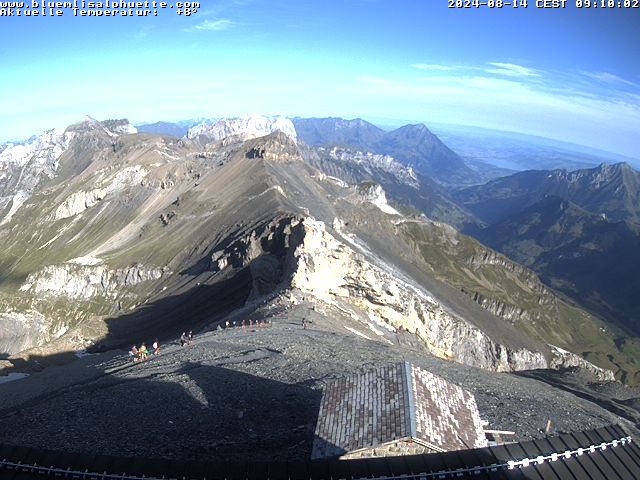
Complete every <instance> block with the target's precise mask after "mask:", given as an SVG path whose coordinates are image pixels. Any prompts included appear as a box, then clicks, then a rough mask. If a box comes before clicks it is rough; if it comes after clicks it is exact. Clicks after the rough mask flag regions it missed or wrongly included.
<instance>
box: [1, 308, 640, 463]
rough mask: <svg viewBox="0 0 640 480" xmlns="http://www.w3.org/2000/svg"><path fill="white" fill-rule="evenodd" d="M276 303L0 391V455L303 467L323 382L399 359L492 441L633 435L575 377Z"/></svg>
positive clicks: (612, 388) (583, 379)
mask: <svg viewBox="0 0 640 480" xmlns="http://www.w3.org/2000/svg"><path fill="white" fill-rule="evenodd" d="M279 302H280V301H279V300H276V301H275V302H274V303H272V304H270V305H266V306H264V307H262V308H261V309H260V310H258V311H256V312H253V313H252V314H250V315H249V317H247V318H252V319H257V318H265V317H270V318H271V320H272V326H271V327H270V328H256V327H249V326H247V327H246V328H244V329H243V328H242V327H238V328H235V329H229V330H213V331H208V332H206V331H203V332H200V333H198V334H197V337H196V341H195V342H194V344H193V345H191V346H187V347H180V346H179V345H177V344H176V343H175V342H174V343H173V344H166V345H164V347H163V350H162V353H161V355H160V356H158V357H152V358H150V359H148V360H146V361H144V362H142V363H136V364H134V363H131V362H129V361H128V358H127V355H126V353H125V352H123V351H120V350H118V351H111V352H107V353H103V354H97V355H91V356H86V357H83V358H81V359H79V360H77V361H75V362H73V363H71V364H67V365H64V366H57V367H49V368H46V369H44V370H43V371H40V372H38V373H34V374H32V375H31V376H30V377H28V378H26V379H23V380H18V381H14V382H9V383H6V384H0V443H10V444H20V445H28V446H33V447H41V448H48V449H64V450H67V451H74V452H84V453H101V454H109V455H124V456H149V457H164V458H177V459H198V460H204V459H237V460H239V459H253V460H269V459H303V458H308V457H309V455H310V453H311V447H312V443H313V432H314V428H315V423H316V419H317V412H318V406H319V403H320V398H321V394H322V387H323V385H324V383H325V382H327V381H330V380H332V379H334V378H338V377H340V376H343V375H348V374H351V373H357V372H362V371H366V370H368V369H370V368H373V367H376V366H380V365H383V364H387V363H390V362H397V361H403V360H408V361H411V362H414V363H415V364H416V365H418V366H421V367H423V368H426V369H428V370H430V371H432V372H434V373H436V374H439V375H441V376H443V377H445V378H446V379H448V380H450V381H452V382H454V383H456V384H458V385H460V386H462V387H464V388H466V389H468V390H470V391H472V392H473V393H474V394H475V396H476V400H477V403H478V406H479V409H480V413H481V416H482V418H483V419H485V420H487V421H488V422H489V428H493V429H499V430H513V431H515V432H517V437H516V439H527V438H532V437H539V436H542V435H544V429H545V426H546V424H547V421H548V420H551V422H552V425H553V426H554V431H555V432H558V433H562V432H568V431H575V430H581V429H589V428H595V427H599V426H602V425H605V424H609V423H619V424H621V425H622V426H623V427H624V428H625V429H626V430H627V431H628V432H629V433H631V434H633V435H635V436H637V434H638V431H637V430H636V427H637V426H638V422H639V421H640V413H639V410H638V408H639V406H638V403H639V401H638V397H640V392H639V391H638V390H636V389H631V388H629V387H624V386H622V385H620V384H592V383H590V381H591V378H589V377H588V376H587V375H586V374H585V373H584V372H575V371H567V372H561V373H554V372H527V373H522V374H520V375H511V374H496V373H490V372H486V371H483V370H479V369H476V368H472V367H468V366H464V365H460V364H457V363H453V362H447V361H443V360H440V359H437V358H434V357H433V356H431V355H429V354H428V353H426V352H425V351H424V350H423V349H422V348H421V347H420V346H419V345H418V344H417V343H416V342H415V340H414V337H412V336H411V335H409V334H406V333H403V334H399V335H394V334H389V335H388V336H386V337H380V336H377V335H376V334H375V333H373V332H372V331H370V330H368V329H367V328H366V327H364V326H358V324H354V323H351V324H350V325H348V326H349V328H351V329H354V330H357V331H359V332H360V333H361V334H362V335H364V336H366V337H369V339H366V338H363V337H362V336H360V335H357V334H355V333H353V332H352V331H350V330H348V329H346V328H345V325H344V324H343V323H342V322H340V321H337V320H332V319H331V315H326V314H322V315H321V314H320V313H318V312H317V311H314V310H312V308H311V306H310V304H308V303H303V304H301V305H298V306H295V307H288V306H285V304H284V303H279ZM325 313H330V312H325ZM303 317H305V318H307V320H308V321H309V322H310V323H309V325H308V328H307V329H303V327H302V318H303ZM239 318H242V317H239ZM634 425H635V426H634Z"/></svg>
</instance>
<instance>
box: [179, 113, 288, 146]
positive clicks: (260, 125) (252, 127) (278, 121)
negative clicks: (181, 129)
mask: <svg viewBox="0 0 640 480" xmlns="http://www.w3.org/2000/svg"><path fill="white" fill-rule="evenodd" d="M277 131H280V132H283V133H284V134H285V135H287V136H288V137H289V138H292V139H294V140H295V139H296V138H297V136H296V129H295V127H294V126H293V123H291V120H289V119H286V118H275V119H270V118H266V117H263V116H261V115H252V116H249V117H245V118H232V119H226V118H225V119H222V120H219V121H217V122H215V123H213V124H210V123H201V124H199V125H196V126H195V127H192V128H190V129H189V131H188V132H187V135H186V137H187V138H188V139H190V140H194V139H197V138H199V137H205V138H206V139H207V140H209V141H218V140H222V139H224V138H227V137H233V136H237V137H240V138H241V139H242V140H248V139H250V138H257V137H263V136H265V135H269V134H270V133H274V132H277Z"/></svg>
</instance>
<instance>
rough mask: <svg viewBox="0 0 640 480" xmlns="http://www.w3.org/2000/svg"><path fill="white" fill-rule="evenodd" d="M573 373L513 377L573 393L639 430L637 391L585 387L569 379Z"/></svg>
mask: <svg viewBox="0 0 640 480" xmlns="http://www.w3.org/2000/svg"><path fill="white" fill-rule="evenodd" d="M572 370H573V369H561V370H525V371H521V372H516V373H515V375H517V376H519V377H526V378H532V379H535V380H538V381H540V382H544V383H547V384H549V385H551V386H553V387H555V388H558V389H560V390H564V391H565V392H569V393H572V394H573V395H575V396H577V397H580V398H583V399H585V400H588V401H590V402H592V403H595V404H596V405H599V406H600V407H602V408H604V409H605V410H608V411H609V412H612V413H614V414H615V415H618V416H620V417H622V418H625V419H626V420H629V421H630V422H632V423H633V424H634V425H635V426H636V428H638V429H640V403H638V398H639V397H640V388H638V387H625V386H623V385H621V384H619V383H616V382H611V383H608V384H607V383H604V384H590V383H585V382H584V381H583V380H582V381H581V380H574V379H572V375H571V372H572ZM578 375H579V372H578ZM620 390H623V391H622V392H621V391H620Z"/></svg>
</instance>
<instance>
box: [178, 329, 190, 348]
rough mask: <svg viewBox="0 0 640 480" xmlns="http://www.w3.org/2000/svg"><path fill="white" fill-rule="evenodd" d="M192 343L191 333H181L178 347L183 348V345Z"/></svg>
mask: <svg viewBox="0 0 640 480" xmlns="http://www.w3.org/2000/svg"><path fill="white" fill-rule="evenodd" d="M192 342H193V332H192V331H189V334H188V335H187V334H186V333H185V332H182V335H180V346H181V347H184V346H185V345H191V343H192Z"/></svg>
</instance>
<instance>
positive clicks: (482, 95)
mask: <svg viewBox="0 0 640 480" xmlns="http://www.w3.org/2000/svg"><path fill="white" fill-rule="evenodd" d="M528 4H529V5H528V7H527V8H522V7H521V8H512V7H509V8H502V9H489V8H472V9H449V8H447V2H446V1H444V0H442V1H439V2H429V3H428V4H423V3H416V4H402V5H398V4H397V3H396V2H390V1H388V0H352V1H349V2H338V1H335V0H331V1H327V2H323V3H322V4H316V3H314V4H310V3H308V2H300V1H296V2H294V1H290V0H271V1H268V2H267V1H264V0H222V1H219V2H216V3H215V4H213V5H205V6H203V7H202V10H199V11H198V12H197V13H195V14H192V15H190V16H184V15H176V13H175V9H166V10H160V11H158V15H157V16H150V17H133V18H128V17H107V18H104V17H102V18H94V17H74V16H73V15H72V13H71V11H65V13H64V15H63V16H61V17H35V18H27V17H4V18H3V19H2V22H3V28H2V33H0V35H1V36H2V38H3V40H4V42H2V46H1V47H0V52H1V53H0V59H2V61H3V67H4V68H3V70H4V72H3V76H2V78H0V87H1V88H2V93H1V94H0V95H1V96H0V102H1V105H2V114H0V139H3V140H10V139H13V140H15V139H25V138H28V137H30V136H32V135H34V134H38V133H40V132H42V131H44V130H47V129H50V128H53V127H63V126H66V125H68V124H71V123H75V122H77V121H79V120H81V119H82V118H83V117H84V115H87V114H88V115H91V116H92V117H94V118H98V119H106V118H121V117H127V118H128V119H129V120H130V121H131V122H132V123H138V124H139V123H146V122H149V123H153V122H154V121H161V120H164V121H177V120H180V119H188V118H211V117H235V116H243V115H245V114H247V113H249V112H260V113H263V114H267V115H269V114H274V113H275V114H279V115H282V116H287V117H294V116H301V117H326V116H337V117H345V118H355V117H362V118H387V119H394V118H397V119H415V121H419V122H423V123H425V124H426V125H427V126H429V125H430V124H435V123H446V124H453V125H464V126H470V127H480V128H487V129H490V130H498V131H506V132H514V133H521V134H525V135H533V136H538V137H543V138H549V139H553V140H560V141H565V142H568V143H573V144H576V145H581V146H585V147H591V148H595V149H599V150H603V151H608V152H612V153H615V154H620V155H624V156H627V157H632V158H640V145H639V144H638V143H637V141H636V139H635V138H636V137H637V133H638V132H639V131H640V57H638V56H637V55H636V54H635V53H634V51H633V50H632V49H633V48H634V47H633V45H637V44H639V43H640V31H639V30H638V29H637V28H636V26H637V21H638V19H639V18H640V10H639V9H624V8H617V9H591V10H586V9H577V8H576V7H575V6H574V5H570V4H569V3H567V8H565V9H539V8H536V6H535V2H533V1H529V2H528ZM16 38H19V39H20V40H19V42H18V45H19V48H16V47H15V46H14V45H15V41H14V40H13V39H16Z"/></svg>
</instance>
